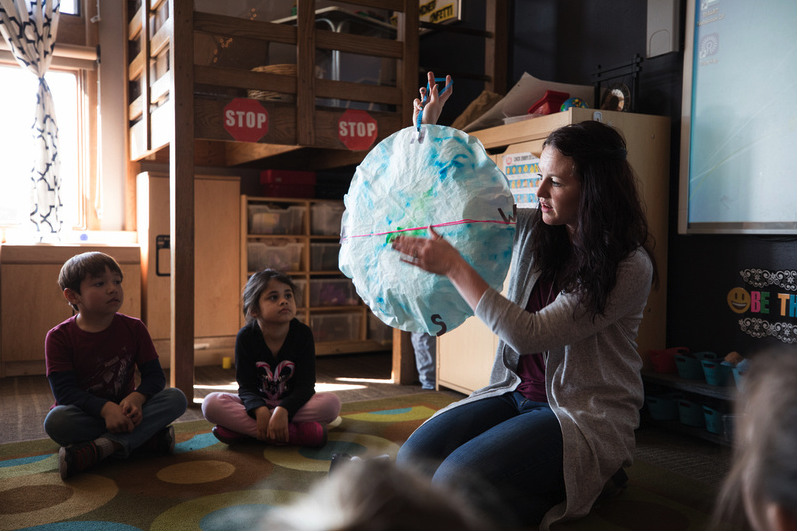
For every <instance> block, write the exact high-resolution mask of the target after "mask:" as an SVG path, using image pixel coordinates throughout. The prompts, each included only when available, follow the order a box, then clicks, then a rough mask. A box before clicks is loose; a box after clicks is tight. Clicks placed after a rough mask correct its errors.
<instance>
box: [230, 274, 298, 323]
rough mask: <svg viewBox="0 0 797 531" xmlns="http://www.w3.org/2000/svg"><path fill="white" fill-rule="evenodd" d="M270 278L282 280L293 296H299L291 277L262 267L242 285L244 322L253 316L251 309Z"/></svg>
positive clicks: (255, 306) (255, 305)
mask: <svg viewBox="0 0 797 531" xmlns="http://www.w3.org/2000/svg"><path fill="white" fill-rule="evenodd" d="M271 280H276V281H277V282H282V283H283V284H285V285H287V286H288V287H290V288H291V291H293V296H294V297H299V296H300V294H299V289H298V288H297V287H296V284H294V282H293V280H291V277H290V276H288V275H286V274H285V273H282V272H280V271H277V270H275V269H264V270H263V271H258V272H257V273H255V274H254V275H252V276H251V277H249V280H248V281H247V283H246V287H244V292H243V296H242V298H243V312H244V317H245V318H246V322H247V323H248V322H249V321H251V320H252V319H254V317H253V316H252V310H253V309H256V308H257V304H258V301H259V300H260V296H261V295H262V294H263V292H264V291H266V288H267V287H268V283H269V282H270V281H271Z"/></svg>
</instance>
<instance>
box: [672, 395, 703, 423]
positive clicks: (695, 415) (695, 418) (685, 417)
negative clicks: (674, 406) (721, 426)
mask: <svg viewBox="0 0 797 531" xmlns="http://www.w3.org/2000/svg"><path fill="white" fill-rule="evenodd" d="M678 417H679V418H680V419H681V424H685V425H686V426H694V427H696V428H702V427H703V426H705V424H706V416H705V415H704V413H703V409H702V408H701V407H700V406H699V405H697V404H695V403H694V402H691V401H689V400H686V399H685V398H682V399H680V400H678Z"/></svg>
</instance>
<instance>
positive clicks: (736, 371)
mask: <svg viewBox="0 0 797 531" xmlns="http://www.w3.org/2000/svg"><path fill="white" fill-rule="evenodd" d="M731 372H732V373H733V381H734V382H736V389H738V390H740V391H741V390H742V384H743V383H744V375H743V374H742V373H740V372H739V367H734V368H733V369H731Z"/></svg>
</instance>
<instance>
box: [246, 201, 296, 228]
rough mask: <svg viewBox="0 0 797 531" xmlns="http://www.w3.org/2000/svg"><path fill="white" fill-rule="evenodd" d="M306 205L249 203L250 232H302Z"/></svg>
mask: <svg viewBox="0 0 797 531" xmlns="http://www.w3.org/2000/svg"><path fill="white" fill-rule="evenodd" d="M305 210H306V209H305V207H303V206H297V205H294V206H289V207H287V208H280V207H275V206H269V205H249V234H302V233H303V231H302V223H303V222H304V213H305Z"/></svg>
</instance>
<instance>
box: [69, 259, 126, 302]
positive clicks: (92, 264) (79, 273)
mask: <svg viewBox="0 0 797 531" xmlns="http://www.w3.org/2000/svg"><path fill="white" fill-rule="evenodd" d="M106 269H109V270H110V271H111V272H112V273H117V274H118V275H119V276H120V277H122V278H124V275H123V274H122V268H121V267H119V264H118V263H117V262H116V260H114V259H113V257H111V256H108V255H107V254H105V253H100V252H97V251H94V252H88V253H82V254H78V255H75V256H73V257H72V258H70V259H69V260H67V261H66V262H64V265H63V266H61V273H59V275H58V285H59V286H60V287H61V291H63V290H65V289H67V288H69V289H71V290H72V291H74V292H75V293H80V283H81V282H83V281H84V280H85V279H87V278H92V277H98V276H100V275H102V274H103V273H105V270H106ZM70 306H72V308H74V309H75V311H77V307H75V305H74V304H70Z"/></svg>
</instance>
